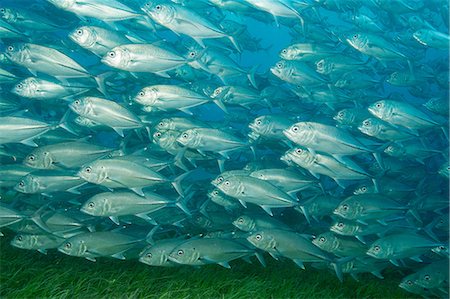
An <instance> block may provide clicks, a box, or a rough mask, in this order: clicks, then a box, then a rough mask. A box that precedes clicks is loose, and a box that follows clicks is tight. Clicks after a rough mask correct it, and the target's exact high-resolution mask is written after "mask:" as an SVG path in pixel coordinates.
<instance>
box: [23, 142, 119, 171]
mask: <svg viewBox="0 0 450 299" xmlns="http://www.w3.org/2000/svg"><path fill="white" fill-rule="evenodd" d="M113 151H115V149H112V148H108V147H105V146H99V145H95V144H92V143H87V142H80V141H73V142H61V143H55V144H50V145H46V146H41V147H38V148H36V149H35V150H33V151H32V152H31V153H30V154H29V155H27V156H26V157H25V159H24V160H23V164H24V165H26V166H29V167H31V168H35V169H77V168H80V167H81V166H82V165H84V164H86V163H89V162H92V161H94V160H97V159H99V158H102V157H106V156H108V155H110V154H112V153H113Z"/></svg>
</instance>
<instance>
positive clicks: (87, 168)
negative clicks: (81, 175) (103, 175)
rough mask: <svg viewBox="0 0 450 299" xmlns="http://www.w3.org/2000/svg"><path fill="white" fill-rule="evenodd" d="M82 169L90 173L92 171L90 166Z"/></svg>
mask: <svg viewBox="0 0 450 299" xmlns="http://www.w3.org/2000/svg"><path fill="white" fill-rule="evenodd" d="M84 171H86V172H87V173H91V172H92V168H91V167H86V169H85V170H84Z"/></svg>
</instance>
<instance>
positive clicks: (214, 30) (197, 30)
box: [141, 1, 240, 50]
mask: <svg viewBox="0 0 450 299" xmlns="http://www.w3.org/2000/svg"><path fill="white" fill-rule="evenodd" d="M141 9H142V10H143V11H144V12H145V13H146V14H147V15H149V16H150V17H151V18H152V19H153V20H154V21H155V22H157V23H158V24H160V25H162V26H164V27H166V28H168V29H170V30H172V31H173V32H176V33H178V34H185V35H187V36H189V37H191V38H192V39H194V40H195V41H196V42H197V43H198V44H199V45H201V46H202V47H203V48H204V47H205V44H204V42H203V39H209V38H223V37H226V38H228V39H229V40H230V41H231V42H232V43H233V45H235V47H236V49H238V50H240V47H239V46H238V45H237V44H236V42H235V40H234V38H233V37H232V36H228V35H227V34H225V33H224V32H223V31H221V30H220V29H219V28H218V27H217V26H216V25H214V24H213V23H212V22H210V21H209V20H208V19H206V18H204V17H202V16H201V15H199V14H197V13H196V12H194V11H192V10H190V9H188V8H186V7H183V6H181V5H177V4H175V3H164V2H162V1H156V2H155V1H150V2H147V3H145V4H144V5H143V6H142V7H141Z"/></svg>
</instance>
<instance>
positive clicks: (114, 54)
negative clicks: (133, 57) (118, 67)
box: [108, 51, 116, 58]
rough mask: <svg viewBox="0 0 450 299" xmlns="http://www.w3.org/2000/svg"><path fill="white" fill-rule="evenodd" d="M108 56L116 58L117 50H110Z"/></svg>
mask: <svg viewBox="0 0 450 299" xmlns="http://www.w3.org/2000/svg"><path fill="white" fill-rule="evenodd" d="M108 56H109V57H111V58H114V57H116V52H114V51H109V52H108Z"/></svg>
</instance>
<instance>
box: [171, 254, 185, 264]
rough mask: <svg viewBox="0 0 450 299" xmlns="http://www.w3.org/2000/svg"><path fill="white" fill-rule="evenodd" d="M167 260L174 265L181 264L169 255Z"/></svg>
mask: <svg viewBox="0 0 450 299" xmlns="http://www.w3.org/2000/svg"><path fill="white" fill-rule="evenodd" d="M167 259H168V260H169V261H171V262H174V263H177V264H180V265H181V264H182V263H181V262H180V261H179V260H177V259H176V258H174V257H173V256H171V255H169V256H168V257H167Z"/></svg>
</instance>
